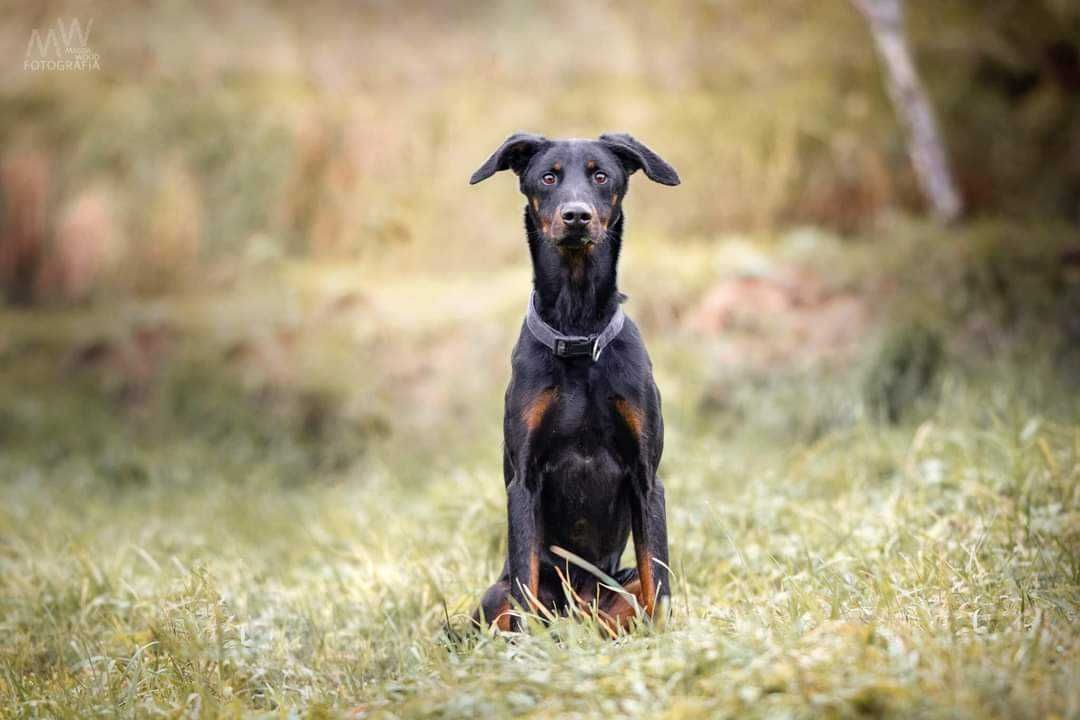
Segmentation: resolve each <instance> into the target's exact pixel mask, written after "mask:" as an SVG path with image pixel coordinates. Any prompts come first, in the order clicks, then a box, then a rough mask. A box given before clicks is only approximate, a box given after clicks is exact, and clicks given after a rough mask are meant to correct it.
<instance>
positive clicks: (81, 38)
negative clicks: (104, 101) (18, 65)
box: [23, 18, 101, 72]
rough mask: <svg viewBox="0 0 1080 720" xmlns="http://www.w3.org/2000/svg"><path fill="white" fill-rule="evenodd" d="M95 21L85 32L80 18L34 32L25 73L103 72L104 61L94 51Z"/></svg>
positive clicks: (25, 61)
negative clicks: (91, 36)
mask: <svg viewBox="0 0 1080 720" xmlns="http://www.w3.org/2000/svg"><path fill="white" fill-rule="evenodd" d="M93 26H94V19H93V18H90V21H89V22H87V23H86V29H85V30H84V29H83V26H82V23H80V22H79V19H78V18H72V19H71V20H70V21H68V22H66V23H65V22H64V20H63V18H59V19H57V21H56V27H50V28H46V29H45V30H41V29H40V28H34V30H33V32H31V33H30V41H29V42H27V44H26V59H25V60H24V61H23V70H29V71H30V72H54V71H75V72H83V71H88V70H100V69H101V65H100V57H99V55H98V54H97V53H96V52H94V51H93V49H92V48H91V47H90V44H89V43H90V29H91V28H92V27H93Z"/></svg>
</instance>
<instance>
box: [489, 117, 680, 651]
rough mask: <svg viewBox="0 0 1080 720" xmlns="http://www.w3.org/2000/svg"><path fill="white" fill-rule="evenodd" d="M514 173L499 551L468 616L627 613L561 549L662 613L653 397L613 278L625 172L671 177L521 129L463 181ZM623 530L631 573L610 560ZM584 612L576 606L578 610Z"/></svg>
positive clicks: (640, 155)
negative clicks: (497, 569) (527, 285)
mask: <svg viewBox="0 0 1080 720" xmlns="http://www.w3.org/2000/svg"><path fill="white" fill-rule="evenodd" d="M506 169H510V170H513V171H514V173H515V174H516V175H517V176H518V178H519V179H520V187H521V192H522V193H523V194H524V195H525V197H526V199H527V201H528V202H527V205H526V207H525V230H526V233H527V234H528V240H529V252H530V254H531V255H532V264H533V294H532V296H531V298H530V300H529V306H528V311H527V313H526V319H525V322H524V323H523V325H522V329H521V335H520V337H519V338H518V342H517V345H516V346H515V347H514V352H513V357H512V364H513V376H512V377H511V380H510V386H509V387H508V388H507V390H506V410H505V413H506V414H505V417H504V420H503V433H504V439H505V448H504V452H503V474H504V476H505V481H506V493H507V515H508V520H509V552H508V557H507V559H506V564H505V566H504V567H503V571H502V575H501V577H500V578H499V580H498V582H496V583H495V584H494V585H493V586H491V587H490V588H489V589H488V591H487V592H486V593H485V594H484V597H483V600H482V601H481V603H480V608H479V609H478V610H477V614H476V616H475V618H474V619H475V620H476V621H477V622H478V623H492V622H494V623H495V624H496V625H497V626H498V627H499V628H501V629H504V630H506V629H519V628H520V617H519V616H518V615H517V613H516V612H514V607H513V606H517V607H520V608H525V609H530V608H533V609H535V608H536V605H537V604H539V605H540V606H542V607H543V608H544V609H545V610H549V609H550V610H554V611H556V612H562V613H565V612H567V611H568V608H569V600H568V598H567V594H568V593H567V592H566V591H565V590H564V589H563V578H565V579H566V580H567V582H568V584H569V585H570V587H571V589H572V592H571V593H570V595H571V596H572V597H573V598H574V600H573V601H574V602H575V603H579V604H580V605H581V606H582V608H583V609H585V608H586V607H587V606H590V605H592V606H595V607H596V608H597V610H598V611H599V614H600V617H601V618H602V619H603V620H604V621H605V622H607V623H608V624H609V625H619V624H623V623H625V622H626V621H627V620H628V619H629V618H630V617H633V616H634V614H635V610H634V608H633V604H632V602H631V601H629V600H628V599H627V598H626V597H625V596H624V595H623V594H620V593H617V592H613V591H611V590H608V589H607V588H606V587H603V586H600V585H599V584H598V581H597V579H596V577H594V576H593V575H592V574H590V573H589V572H587V571H586V570H583V569H581V568H579V567H577V566H576V565H570V564H569V563H567V562H566V561H565V560H564V559H562V558H560V557H559V556H557V555H556V554H555V553H553V552H552V548H553V546H554V547H561V548H565V549H566V550H569V551H570V552H572V553H574V554H575V555H577V556H579V557H580V558H583V559H585V560H587V561H588V562H590V563H592V564H593V565H595V566H596V567H597V568H599V569H600V570H602V571H603V572H604V573H606V574H608V575H609V576H611V577H612V578H614V579H615V580H616V581H618V582H619V583H621V584H622V585H623V586H624V587H625V589H626V590H627V591H628V592H632V593H634V594H635V595H636V598H637V601H638V603H639V604H640V606H641V607H643V608H644V610H645V612H646V613H647V614H648V615H649V617H652V616H653V613H654V611H655V609H656V608H657V607H666V605H667V603H666V602H662V601H665V600H666V599H667V597H668V595H669V592H670V586H669V583H668V569H667V562H668V545H667V521H666V519H665V510H664V487H663V485H662V484H661V483H660V479H659V478H658V477H657V476H656V469H657V466H658V465H659V463H660V455H661V453H662V451H663V447H664V422H663V418H662V417H661V414H660V392H659V391H658V390H657V388H656V384H655V383H654V382H653V377H652V363H651V362H650V360H649V355H648V353H647V352H646V351H645V344H644V342H642V339H641V335H640V333H639V332H638V329H637V326H636V325H634V323H633V322H632V321H631V320H630V319H629V318H626V317H625V315H624V314H623V311H622V308H621V307H620V303H621V302H623V301H624V300H625V299H626V298H625V296H624V295H622V294H621V293H620V292H619V290H618V288H617V287H616V282H615V276H616V267H617V265H618V261H619V251H620V249H621V247H622V229H623V215H622V207H621V203H622V200H623V198H624V197H625V196H626V191H627V185H628V181H629V179H630V175H631V174H633V173H634V172H636V171H637V170H643V171H644V172H645V175H646V176H648V177H649V179H651V180H654V181H656V182H658V183H663V184H664V185H678V184H679V176H678V174H677V173H676V172H675V170H674V169H673V168H672V167H671V166H670V165H668V164H667V163H666V162H664V161H663V160H662V159H661V158H660V157H659V156H657V155H656V153H654V152H653V151H651V150H650V149H649V148H647V147H645V146H644V145H642V144H641V143H640V142H638V141H637V140H635V139H634V138H632V137H630V136H629V135H622V134H619V135H601V136H600V139H599V140H547V139H545V138H543V137H540V136H538V135H529V134H524V133H519V134H516V135H513V136H511V137H510V138H508V139H507V140H506V142H504V143H503V144H502V146H501V147H500V148H499V149H498V150H496V151H495V154H493V155H492V156H491V157H490V158H488V161H487V162H486V163H484V165H483V167H481V168H480V169H479V170H477V171H476V172H475V173H474V174H473V176H472V178H471V179H470V180H469V182H470V184H475V183H478V182H480V181H481V180H484V179H485V178H488V177H490V176H491V175H493V174H494V173H496V172H498V171H500V170H506ZM631 530H632V531H633V535H634V550H635V554H636V557H637V567H636V568H625V569H622V570H620V569H619V568H618V564H619V558H620V556H621V555H622V552H623V549H624V548H625V547H626V541H627V539H628V538H629V536H630V533H631ZM586 612H587V610H586Z"/></svg>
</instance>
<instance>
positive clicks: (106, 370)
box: [0, 223, 1080, 718]
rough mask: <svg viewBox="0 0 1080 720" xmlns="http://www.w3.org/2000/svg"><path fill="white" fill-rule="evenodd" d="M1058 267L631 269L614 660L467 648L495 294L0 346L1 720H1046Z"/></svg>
mask: <svg viewBox="0 0 1080 720" xmlns="http://www.w3.org/2000/svg"><path fill="white" fill-rule="evenodd" d="M1058 236H1059V234H1058V233H1055V232H1052V231H1036V230H1034V229H1032V228H1029V227H1023V226H1020V227H1016V226H1008V227H1005V226H1002V227H998V226H996V225H990V226H982V227H979V226H976V227H974V228H968V229H964V230H960V231H957V232H955V233H942V232H941V231H937V230H933V229H929V228H925V227H923V226H920V225H905V224H902V223H901V224H898V225H897V226H896V227H893V228H892V229H891V230H890V231H889V234H888V235H886V241H883V240H881V239H880V238H879V239H878V241H877V242H875V243H873V244H870V243H861V242H858V241H847V242H841V241H838V240H836V239H835V238H832V237H830V236H828V235H822V234H819V233H811V232H805V231H804V232H800V233H791V234H789V235H786V236H781V237H778V238H772V239H757V240H750V239H745V238H729V239H727V240H725V241H720V242H715V243H698V244H694V243H690V244H680V245H675V244H664V243H659V242H657V243H649V242H647V241H646V239H644V238H634V237H633V234H632V233H631V237H632V241H631V243H630V245H629V246H628V250H627V252H626V258H625V272H624V273H623V281H622V285H623V287H624V289H625V290H627V291H628V292H629V293H630V295H631V301H630V303H629V305H628V306H627V308H628V311H629V312H630V313H631V315H633V316H634V317H636V318H639V319H640V321H641V324H642V326H643V328H644V331H645V334H646V337H647V339H648V341H649V343H650V348H651V350H652V354H653V358H654V362H655V364H656V369H657V376H658V380H659V383H660V386H661V388H662V389H663V390H664V392H665V400H666V403H665V415H666V417H667V425H668V442H667V449H666V454H665V460H664V463H663V466H662V473H663V476H664V478H665V482H666V484H667V488H668V502H669V524H670V536H671V546H672V561H673V563H672V567H673V571H674V576H675V579H674V598H673V599H674V603H673V604H674V614H673V617H672V619H671V621H670V623H669V624H667V626H666V627H663V628H653V627H640V628H638V629H636V630H635V631H634V632H632V633H630V634H628V635H626V636H624V637H620V638H619V639H617V640H610V639H604V638H603V637H601V634H600V633H599V632H598V630H597V628H596V627H595V626H590V625H588V624H578V623H570V622H559V623H557V624H556V625H555V626H554V627H552V628H549V629H545V628H543V627H541V626H534V627H533V628H532V631H531V632H530V633H529V634H527V635H523V636H520V637H515V638H513V639H509V638H506V637H493V636H489V635H485V634H478V633H471V632H469V631H468V629H467V614H468V613H469V612H470V611H471V609H472V607H473V603H474V602H475V601H476V599H477V597H478V595H479V593H480V592H481V591H482V590H483V589H484V588H485V587H486V586H487V584H488V583H489V582H491V580H492V578H493V577H494V575H495V573H496V572H497V569H498V566H499V565H500V562H501V557H502V553H503V552H504V550H503V548H504V546H505V537H504V534H505V530H504V505H503V487H502V478H501V474H500V464H499V458H500V441H501V438H500V436H499V428H500V411H501V408H500V400H501V392H502V388H503V385H504V383H505V381H506V378H507V374H508V365H507V362H508V361H507V357H508V351H509V347H510V344H511V343H512V341H513V337H514V335H515V334H516V331H517V327H518V323H519V322H520V319H519V318H520V314H521V304H522V302H523V298H524V297H525V294H526V291H527V283H528V275H527V271H526V268H525V267H524V265H523V263H524V258H522V261H521V262H520V263H516V264H511V265H508V266H506V267H505V268H503V269H499V270H493V271H491V272H488V273H480V272H476V273H474V274H467V273H465V274H458V273H455V274H454V275H453V276H450V277H447V276H446V275H444V274H440V273H436V272H430V273H427V274H422V273H400V272H399V273H395V272H394V271H393V270H392V264H391V263H388V264H387V265H386V266H385V267H373V266H371V265H370V264H366V265H356V266H348V265H342V264H337V265H334V266H321V265H318V264H315V263H310V262H308V263H303V262H294V261H267V263H268V264H266V265H260V266H258V267H257V268H253V269H251V270H250V275H249V276H240V277H239V278H235V277H233V278H224V279H221V280H220V281H216V280H215V281H213V282H208V287H207V288H206V289H205V291H204V292H201V293H190V292H189V293H181V294H176V295H172V296H166V297H163V298H161V299H160V300H156V301H154V302H150V303H148V302H140V303H136V302H125V301H122V300H115V301H113V302H112V304H106V305H98V306H96V307H89V308H82V309H79V308H75V309H52V310H49V309H39V310H23V311H15V310H4V311H2V315H0V323H2V324H3V326H4V327H5V328H6V329H10V330H9V331H6V332H5V334H4V335H3V336H2V337H0V396H2V397H3V398H4V400H3V402H2V403H0V716H3V717H66V718H76V717H79V718H82V717H93V716H99V715H106V716H127V717H154V716H159V715H160V716H165V717H200V716H201V717H216V716H224V717H233V716H251V715H256V716H257V715H265V716H269V717H295V716H302V717H325V716H331V717H333V716H343V715H344V716H353V717H447V718H449V717H461V718H470V717H507V716H509V715H511V714H513V715H520V716H528V717H549V716H555V715H565V716H605V717H609V716H642V717H666V718H690V717H739V718H743V717H941V718H946V717H948V718H954V717H961V718H966V717H969V718H986V717H1000V718H1048V717H1060V718H1070V717H1072V718H1075V717H1078V716H1080V618H1078V617H1077V615H1078V612H1080V610H1078V608H1080V483H1078V479H1080V401H1078V396H1077V392H1076V384H1075V377H1076V376H1075V371H1074V370H1070V368H1073V367H1075V366H1073V365H1069V363H1070V362H1073V361H1074V360H1075V358H1070V356H1069V354H1068V353H1069V346H1068V345H1067V343H1066V342H1065V339H1066V338H1065V334H1064V333H1065V330H1064V329H1063V328H1064V327H1065V326H1064V325H1061V324H1060V323H1059V320H1060V319H1061V318H1062V317H1064V318H1065V319H1067V318H1068V317H1070V313H1071V311H1070V310H1069V307H1070V306H1069V305H1063V304H1062V302H1063V301H1062V298H1065V297H1067V296H1068V293H1070V292H1074V291H1075V289H1076V285H1075V282H1076V279H1075V278H1070V277H1067V276H1065V275H1063V274H1061V273H1060V272H1059V270H1058V269H1057V268H1058V266H1057V265H1056V260H1055V258H1056V255H1055V254H1054V253H1053V252H1050V251H1049V250H1051V249H1052V248H1053V247H1055V242H1056V241H1055V240H1054V238H1055V237H1058ZM995 268H998V269H1000V268H1008V269H1009V272H1008V273H1007V274H1006V277H1007V282H1006V284H1005V285H1004V286H1002V285H1001V283H1000V282H998V279H999V275H1000V274H999V273H997V272H996V271H995ZM784 278H786V280H783V282H781V279H784ZM815 283H817V285H820V286H821V287H818V286H817V285H815ZM793 284H794V289H793V287H792V285H793ZM717 288H720V290H719V291H718V290H717ZM784 288H787V289H786V290H785V289H784ZM807 288H816V289H814V290H813V292H812V293H811V292H810V291H809V290H807ZM477 290H482V292H477ZM785 292H787V293H791V292H798V293H801V295H800V297H801V299H800V300H799V301H798V302H787V303H786V304H785V302H784V301H783V298H784V297H785V295H784V293H785ZM725 293H727V294H726V295H725ZM732 293H735V297H736V299H737V300H740V299H741V304H740V303H736V305H735V307H734V310H732V308H731V307H725V306H724V305H723V303H724V299H725V298H726V297H729V296H731V294H732ZM738 293H743V294H742V295H739V294H738ZM754 293H757V294H754ZM762 293H765V294H764V295H762ZM769 293H771V294H769ZM807 295H812V297H810V299H807V297H806V296H807ZM447 298H453V301H452V302H449V301H447V300H446V299H447ZM709 298H711V300H710V299H709ZM762 298H765V299H766V300H768V299H769V298H772V300H770V302H773V305H769V306H768V307H765V306H764V305H763V304H762V303H763V302H765V300H763V299H762ZM838 302H839V303H841V304H840V305H837V304H836V303H838ZM844 308H846V310H845V312H846V313H847V314H845V313H840V314H834V313H835V312H838V311H839V310H840V309H844ZM766 310H767V312H766ZM830 323H831V324H834V325H840V326H841V327H840V328H839V329H837V330H836V331H835V333H834V334H828V333H825V334H824V335H821V334H820V333H819V332H818V331H817V330H816V329H819V328H822V327H827V326H829V325H830ZM718 327H719V328H721V330H719V331H717V328H718ZM710 328H711V329H710ZM845 328H846V329H847V330H848V331H852V336H851V337H849V336H847V335H845V334H844V332H845ZM845 337H847V338H848V339H847V340H844V338H845ZM793 338H795V340H794V341H793ZM770 348H780V349H781V350H783V352H780V353H778V354H769V352H768V351H769V349H770ZM785 348H786V349H785ZM1070 376H1071V380H1070ZM890 415H892V416H893V419H894V420H895V421H894V422H890V421H889V419H888V418H889V416H890Z"/></svg>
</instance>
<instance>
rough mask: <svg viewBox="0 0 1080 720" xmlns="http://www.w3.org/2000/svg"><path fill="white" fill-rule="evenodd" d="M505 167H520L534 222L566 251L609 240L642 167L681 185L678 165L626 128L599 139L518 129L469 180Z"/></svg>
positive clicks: (656, 178)
mask: <svg viewBox="0 0 1080 720" xmlns="http://www.w3.org/2000/svg"><path fill="white" fill-rule="evenodd" d="M500 170H513V171H514V173H515V174H516V175H517V176H518V178H519V180H520V187H521V192H522V194H523V195H525V197H526V198H527V200H528V212H529V215H530V216H531V218H532V221H533V224H534V225H535V227H537V228H538V229H539V231H540V233H541V234H542V235H543V237H544V238H545V239H547V240H549V241H550V242H552V243H554V244H555V245H557V246H558V247H559V248H561V249H566V250H580V249H585V248H588V247H590V246H592V245H593V244H594V243H598V242H600V241H601V240H603V238H604V234H605V233H606V232H607V229H608V227H609V226H611V224H612V223H614V222H615V221H616V220H617V219H618V218H619V214H620V212H621V211H622V200H623V198H624V197H625V196H626V190H627V185H628V183H629V180H630V176H631V175H632V174H633V173H635V172H637V171H638V170H643V171H644V172H645V175H646V177H648V178H649V179H650V180H654V181H655V182H658V183H662V184H664V185H678V184H679V175H678V173H676V172H675V168H673V167H671V166H670V165H668V164H667V163H666V162H664V160H663V159H661V158H660V156H659V155H657V154H656V153H654V152H653V151H652V150H650V149H649V148H647V147H645V145H643V144H642V143H640V142H638V141H637V140H635V139H634V138H632V137H630V136H629V135H626V134H623V133H620V134H609V135H601V136H600V139H599V140H548V139H547V138H544V137H541V136H539V135H531V134H528V133H517V134H515V135H511V136H510V137H509V138H507V139H506V142H504V143H503V144H502V145H501V146H500V147H499V149H498V150H496V151H495V153H494V154H493V155H492V156H491V157H490V158H488V160H487V162H485V163H484V164H483V165H482V166H481V167H480V169H479V170H477V171H476V172H474V173H473V175H472V177H471V178H469V184H471V185H475V184H476V183H478V182H480V181H481V180H485V179H487V178H489V177H491V176H492V175H494V174H495V173H497V172H499V171H500Z"/></svg>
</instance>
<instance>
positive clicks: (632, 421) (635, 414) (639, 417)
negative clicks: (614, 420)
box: [615, 398, 645, 440]
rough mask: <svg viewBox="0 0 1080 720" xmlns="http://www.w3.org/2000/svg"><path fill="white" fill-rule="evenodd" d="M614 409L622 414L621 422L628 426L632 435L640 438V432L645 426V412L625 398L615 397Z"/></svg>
mask: <svg viewBox="0 0 1080 720" xmlns="http://www.w3.org/2000/svg"><path fill="white" fill-rule="evenodd" d="M615 411H616V412H618V413H619V415H620V416H622V419H623V422H625V423H626V426H627V427H628V428H630V432H631V433H632V434H633V435H634V437H635V438H637V439H638V440H640V439H641V433H642V432H643V430H644V428H645V413H644V412H642V411H641V408H639V407H637V406H636V405H634V404H633V403H631V402H630V401H629V400H627V399H626V398H617V399H616V400H615Z"/></svg>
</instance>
